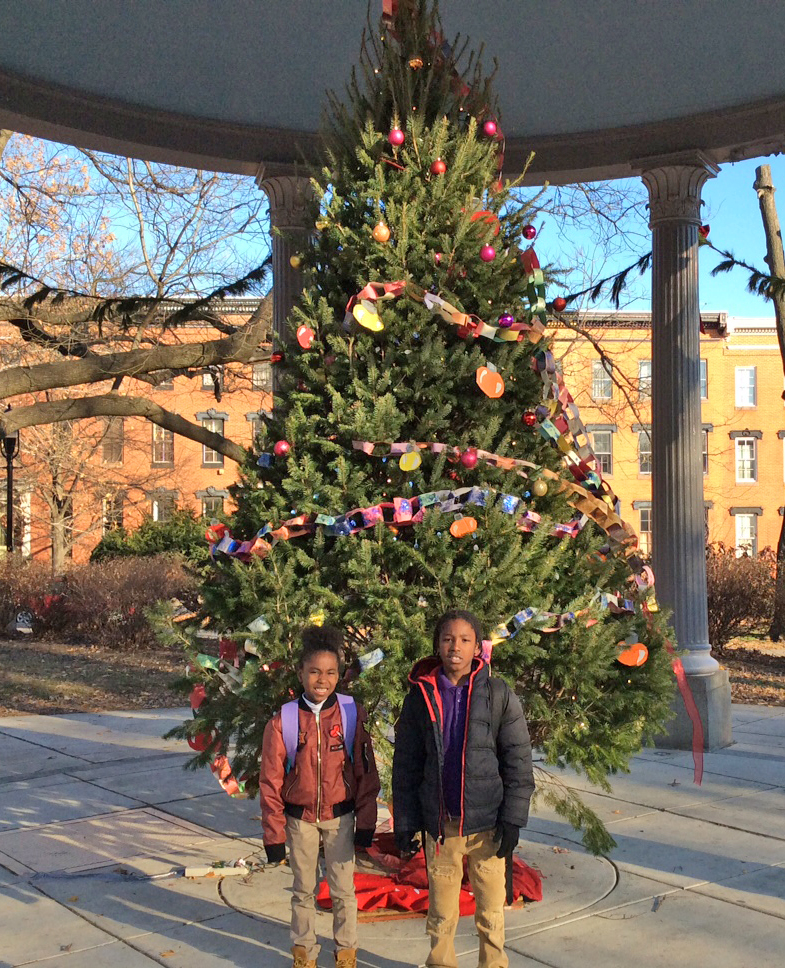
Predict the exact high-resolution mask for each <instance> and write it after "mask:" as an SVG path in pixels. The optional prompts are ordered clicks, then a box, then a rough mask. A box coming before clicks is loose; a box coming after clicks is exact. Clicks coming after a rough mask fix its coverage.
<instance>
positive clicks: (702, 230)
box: [698, 225, 711, 239]
mask: <svg viewBox="0 0 785 968" xmlns="http://www.w3.org/2000/svg"><path fill="white" fill-rule="evenodd" d="M698 231H699V232H700V234H701V236H702V237H703V238H704V239H708V237H709V232H710V231H711V229H710V227H709V226H708V225H701V227H700V228H699V229H698Z"/></svg>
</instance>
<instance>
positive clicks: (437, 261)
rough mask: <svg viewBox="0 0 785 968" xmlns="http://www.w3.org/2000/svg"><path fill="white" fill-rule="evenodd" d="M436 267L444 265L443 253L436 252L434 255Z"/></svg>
mask: <svg viewBox="0 0 785 968" xmlns="http://www.w3.org/2000/svg"><path fill="white" fill-rule="evenodd" d="M433 262H434V265H437V266H440V265H441V264H442V254H441V252H434V254H433Z"/></svg>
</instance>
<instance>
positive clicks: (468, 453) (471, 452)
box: [461, 447, 477, 470]
mask: <svg viewBox="0 0 785 968" xmlns="http://www.w3.org/2000/svg"><path fill="white" fill-rule="evenodd" d="M461 463H462V464H463V466H464V467H468V468H469V470H471V469H472V467H476V466H477V451H476V450H475V448H474V447H470V448H469V449H468V450H465V451H464V452H463V453H462V454H461Z"/></svg>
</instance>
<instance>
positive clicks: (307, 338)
mask: <svg viewBox="0 0 785 968" xmlns="http://www.w3.org/2000/svg"><path fill="white" fill-rule="evenodd" d="M315 335H316V334H315V333H314V331H313V330H312V329H311V327H310V326H306V325H305V324H303V325H302V326H298V327H297V342H298V343H299V344H300V346H301V347H302V348H303V349H304V350H309V349H310V348H311V344H312V343H313V340H314V336H315Z"/></svg>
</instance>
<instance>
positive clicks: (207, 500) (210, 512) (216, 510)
mask: <svg viewBox="0 0 785 968" xmlns="http://www.w3.org/2000/svg"><path fill="white" fill-rule="evenodd" d="M224 500H225V499H224V498H223V497H222V496H221V495H220V494H218V495H209V496H207V497H203V498H202V517H203V518H215V517H217V516H218V515H219V514H223V511H224ZM208 505H214V506H213V507H208Z"/></svg>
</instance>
